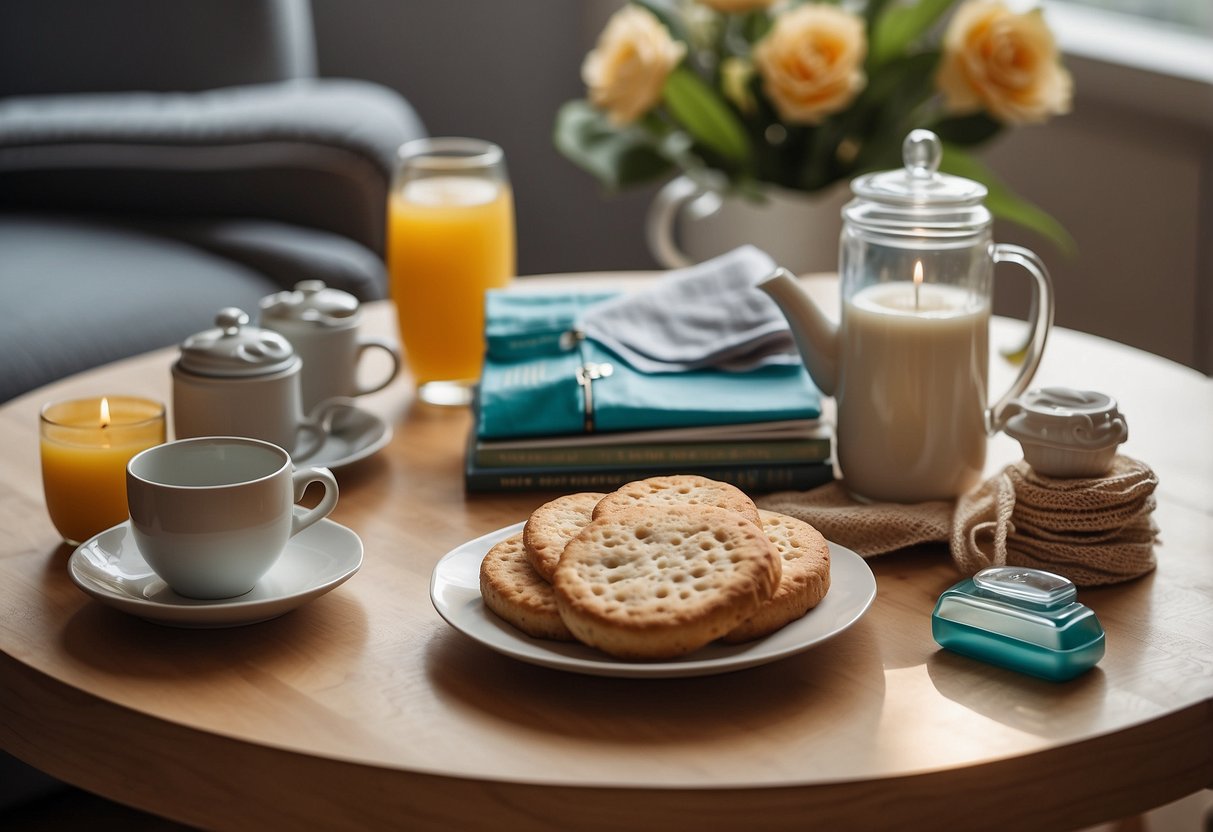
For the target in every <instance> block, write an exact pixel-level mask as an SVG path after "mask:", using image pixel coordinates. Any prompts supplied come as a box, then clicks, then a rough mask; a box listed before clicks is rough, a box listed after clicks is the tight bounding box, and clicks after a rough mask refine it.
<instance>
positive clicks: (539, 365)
mask: <svg viewBox="0 0 1213 832" xmlns="http://www.w3.org/2000/svg"><path fill="white" fill-rule="evenodd" d="M755 291H756V290H755ZM613 296H614V295H613V293H602V292H597V293H593V292H591V293H574V292H559V293H551V292H540V291H533V290H530V289H527V288H525V287H523V288H519V289H507V290H497V291H491V292H489V293H488V295H487V297H486V303H485V336H486V344H487V349H486V357H485V364H484V372H483V375H482V377H481V381H480V385H479V390H478V395H477V427H476V430H477V436H478V437H479V438H480V439H505V438H518V437H525V436H558V435H568V434H577V433H584V432H606V431H631V430H657V429H662V428H681V427H702V426H709V425H731V424H745V423H751V422H769V421H783V420H790V419H816V418H818V417H819V416H820V415H821V397H820V394H819V393H818V391H817V389H816V388H815V387H814V386H813V383H812V381H811V380H810V379H809V376H808V374H807V373H806V372H805V370H804V367H803V365H801V364H799V363H797V364H791V365H789V364H773V365H766V366H760V367H757V368H755V369H752V370H749V371H746V372H728V371H725V370H719V369H693V370H686V371H671V372H644V371H642V370H639V369H637V368H636V367H634V366H632V365H631V364H630V363H629V362H628V361H626V360H624V359H623V358H622V357H621V356H620V355H619V354H618V353H616V352H614V351H612V350H611V349H608V348H607V347H606V346H604V345H603V344H601V343H599V342H598V341H597V340H595V339H594V338H591V337H588V336H587V335H586V334H585V333H584V332H583V331H581V330H580V329H579V328H578V322H579V320H581V318H582V317H583V315H584V313H585V312H586V311H587V310H588V309H591V308H592V307H593V306H594V305H595V304H599V303H603V302H606V301H609V299H610V298H611V297H613Z"/></svg>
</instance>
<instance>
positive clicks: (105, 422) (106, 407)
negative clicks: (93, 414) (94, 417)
mask: <svg viewBox="0 0 1213 832" xmlns="http://www.w3.org/2000/svg"><path fill="white" fill-rule="evenodd" d="M109 426H110V400H109V399H107V398H105V397H104V396H102V397H101V427H103V428H108V427H109Z"/></svg>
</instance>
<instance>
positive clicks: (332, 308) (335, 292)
mask: <svg viewBox="0 0 1213 832" xmlns="http://www.w3.org/2000/svg"><path fill="white" fill-rule="evenodd" d="M357 318H358V299H357V298H356V297H354V296H353V295H351V294H350V293H349V292H343V291H341V290H340V289H330V288H329V287H328V286H327V285H325V282H324V281H323V280H301V281H299V282H298V283H296V284H295V288H294V290H293V291H289V292H277V293H276V294H273V295H266V296H265V297H264V298H262V299H261V320H262V321H274V322H278V321H299V322H305V323H307V324H310V325H313V326H317V327H325V328H332V329H339V328H344V327H348V326H351V325H353V324H355V323H357Z"/></svg>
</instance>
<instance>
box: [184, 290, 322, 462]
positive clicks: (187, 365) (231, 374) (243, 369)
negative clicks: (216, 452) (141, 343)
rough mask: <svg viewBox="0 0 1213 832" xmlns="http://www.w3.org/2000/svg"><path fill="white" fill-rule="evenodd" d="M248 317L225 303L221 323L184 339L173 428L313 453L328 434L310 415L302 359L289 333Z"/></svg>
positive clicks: (299, 453) (300, 453)
mask: <svg viewBox="0 0 1213 832" xmlns="http://www.w3.org/2000/svg"><path fill="white" fill-rule="evenodd" d="M248 322H249V316H248V315H247V314H246V313H245V312H243V311H242V310H240V309H236V308H234V307H229V308H227V309H222V310H220V312H219V314H218V315H217V316H216V317H215V324H216V328H215V329H208V330H205V331H203V332H199V333H197V334H195V335H191V336H190V337H189V338H186V339H185V341H184V342H183V343H182V344H181V357H180V358H179V359H178V360H177V361H176V362H175V363H174V364H173V429H174V432H175V434H176V436H177V438H178V439H186V438H192V437H196V436H247V437H251V438H253V439H261V440H263V441H265V442H272V443H273V444H275V445H278V446H279V447H281V448H283V449H285V450H286V451H287V452H288V453H291V454H292V455H294V456H296V457H297V458H298V457H302V456H307V455H309V454H311V453H313V452H314V451H315V450H316V449H318V448H319V447H320V445H321V444H322V443H323V441H324V438H325V432H324V429H323V428H322V427H321V426H320V424H318V423H317V422H315V421H312V420H309V419H306V418H305V417H304V415H303V406H302V403H301V399H300V390H299V371H300V369H301V367H302V366H303V362H302V361H300V359H299V356H297V355H296V354H295V351H294V349H293V348H292V347H291V345H290V342H288V341H287V340H286V338H284V337H283V336H282V335H279V334H278V333H277V332H271V331H269V330H265V329H260V328H258V327H255V326H249V325H248Z"/></svg>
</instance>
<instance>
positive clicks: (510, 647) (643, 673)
mask: <svg viewBox="0 0 1213 832" xmlns="http://www.w3.org/2000/svg"><path fill="white" fill-rule="evenodd" d="M523 525H524V523H516V524H515V525H513V526H507V527H506V528H504V529H498V530H497V531H495V532H490V533H489V534H486V535H484V536H483V537H478V538H476V539H475V540H472V541H469V542H467V543H464V544H463V545H462V546H460V547H458V548H457V549H454V550H452V551H451V552H448V553H447V554H446V555H445V556H443V558H442V560H440V561H438V565H437V566H435V567H434V573H433V575H432V577H431V578H430V600H431V601H432V602H433V604H434V609H436V610H438V614H439V615H441V616H442V617H443V618H444V619H446V622H447V623H448V624H450V625H451V626H452V627H454V628H455V629H456V630H459V631H460V632H461V633H463V634H464V635H467V636H470V637H471V638H473V639H475V640H476V641H478V642H480V643H481V644H483V645H485V646H486V647H489V648H490V649H492V650H496V651H497V652H498V653H503V654H505V655H507V656H512V657H513V658H515V659H520V660H521V661H524V662H530V663H531V664H538V665H542V666H544V667H552V668H556V669H558V670H568V671H572V672H574V673H587V674H590V675H594V676H622V677H637V678H639V677H650V678H661V677H675V676H708V675H711V674H714V673H727V672H730V671H733V670H742V669H744V668H747V667H755V666H757V665H760V664H766V663H768V662H773V661H776V660H777V659H783V658H786V657H788V656H791V655H794V654H796V653H799V652H801V651H803V650H807V649H809V648H810V647H813V646H814V645H817V644H820V643H821V642H823V641H825V640H826V639H828V638H830V637H832V636H836V635H838V634H839V633H841V632H842V631H843V630H845V629H847V628H848V627H850V626H851V625H852V624H854V623H855V622H856V621H858V620H859V619H860V618H861V617H862V616H863V614H864V613H865V612H867V610H868V607H870V606H871V604H872V600H873V599H874V598H875V597H876V577H875V576H874V575H873V574H872V570H871V569H870V568H869V567H868V565H867V563H866V562H864V559H863V558H861V557H860V556H859V555H857V554H855V553H854V552H852V551H851V550H850V549H844V548H843V547H841V546H839V545H838V544H836V543H831V544H830V591H829V592H827V593H826V597H825V598H823V599H822V601H821V603H820V604H818V605H817V606H816V607H814V608H813V609H811V610H809V613H808V615H806V616H804V617H803V618H801V619H799V620H797V621H793V622H792V623H791V624H789V625H787V626H786V627H784V628H783V629H782V630H779V631H778V632H775V633H772V634H771V635H769V636H767V637H766V638H762V639H758V640H757V641H751V642H747V643H745V644H724V643H721V642H716V643H713V644H709V645H708V646H706V647H703V648H700V649H699V650H696V651H695V652H694V653H691V654H689V655H687V656H684V657H682V658H679V659H674V660H671V661H663V662H628V661H623V660H621V659H614V658H612V657H610V656H608V655H607V654H605V653H600V652H599V651H597V650H595V649H593V648H592V647H587V646H586V645H584V644H575V643H568V642H561V641H549V640H547V639H539V638H532V637H531V636H528V635H526V634H525V633H523V632H522V631H520V630H516V629H514V627H512V626H511V625H509V624H507V623H506V622H505V621H503V620H502V619H500V618H498V617H497V616H496V615H494V614H493V613H492V612H490V611H489V609H488V608H487V607H486V606H485V605H484V602H483V601H482V600H481V598H480V561H481V560H483V559H484V556H485V554H486V553H487V552H488V550H489V549H490V548H491V547H492V545H493V544H494V543H496V542H498V541H499V540H504V539H505V538H507V537H509V536H510V535H512V534H516V533H517V532H520V531H522V527H523Z"/></svg>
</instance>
